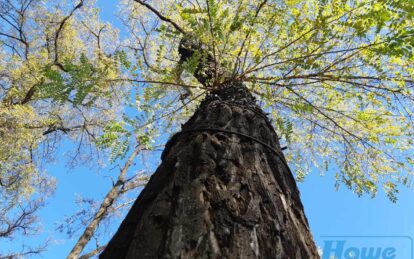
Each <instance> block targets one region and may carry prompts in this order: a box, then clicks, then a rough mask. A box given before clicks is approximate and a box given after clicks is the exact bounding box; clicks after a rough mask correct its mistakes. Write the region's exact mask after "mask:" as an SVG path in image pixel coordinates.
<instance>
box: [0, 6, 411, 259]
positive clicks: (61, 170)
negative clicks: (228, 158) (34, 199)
mask: <svg viewBox="0 0 414 259" xmlns="http://www.w3.org/2000/svg"><path fill="white" fill-rule="evenodd" d="M116 3H117V1H104V0H100V1H98V6H100V7H101V8H102V18H103V19H104V20H107V21H110V22H115V21H116V18H115V17H114V13H115V12H116ZM115 24H119V23H118V22H115ZM68 148H70V145H65V147H64V148H62V150H60V151H59V154H58V155H59V156H63V155H64V152H65V149H68ZM286 152H288V151H286ZM155 165H156V162H154V163H153V164H152V166H155ZM47 169H48V171H49V172H50V173H51V174H52V175H53V176H54V177H56V179H57V180H58V188H57V191H56V193H55V194H54V196H53V197H51V198H50V199H49V200H48V204H47V206H46V207H45V208H44V209H42V210H41V211H40V215H39V217H40V218H41V220H42V223H43V233H42V234H41V235H40V236H33V237H29V238H27V239H24V240H21V239H19V238H16V239H14V240H13V241H11V242H4V241H0V253H1V252H7V251H9V250H15V249H18V248H19V247H21V245H22V244H28V245H32V244H38V243H39V242H41V241H42V240H44V239H45V238H47V237H48V236H50V237H52V238H53V239H54V241H52V242H51V244H50V245H49V249H48V251H47V252H45V253H44V254H43V256H42V258H50V259H55V258H65V257H66V255H67V254H68V253H69V251H70V249H71V248H72V246H73V244H74V243H75V242H76V239H77V237H75V238H74V239H72V240H70V239H67V237H66V236H65V235H63V234H59V233H57V232H56V231H55V228H56V222H58V221H60V220H62V219H63V217H64V215H70V214H72V213H73V212H74V211H76V209H77V207H76V206H75V203H74V201H75V197H76V194H80V195H83V196H86V197H94V198H98V199H99V198H101V197H103V196H104V195H105V192H106V191H107V190H108V188H109V187H110V184H111V181H110V180H109V179H108V178H105V177H103V174H105V175H110V174H111V171H110V170H109V169H106V170H105V171H104V172H96V171H94V170H92V171H91V169H89V168H86V167H85V168H84V167H77V168H75V169H74V170H70V169H68V168H66V167H65V163H64V160H62V159H60V160H58V162H57V163H55V164H53V165H50V166H49V167H48V168H47ZM139 169H141V168H140V166H139V165H137V166H136V168H134V170H139ZM298 185H299V188H300V191H301V197H302V202H303V204H304V206H305V212H306V215H307V218H308V220H309V224H310V227H311V231H312V233H313V236H314V239H315V241H316V243H317V245H318V246H319V247H321V248H323V247H324V244H325V242H328V241H329V240H345V241H346V246H347V247H348V246H354V247H356V248H358V249H359V248H361V249H362V248H363V247H379V248H381V249H383V250H384V249H386V248H387V247H389V246H392V247H394V248H396V255H397V257H396V258H402V259H406V258H407V259H409V258H412V255H411V252H412V250H411V245H412V244H411V240H410V238H408V237H414V224H413V219H414V203H413V199H412V198H413V197H414V189H407V188H404V187H401V190H400V194H399V196H398V201H397V203H395V204H394V203H391V202H390V201H389V200H388V198H387V197H386V196H385V195H384V194H383V193H382V192H379V194H378V196H377V197H376V198H374V199H371V198H370V197H369V196H364V197H361V198H359V197H357V196H356V195H355V194H354V193H352V192H351V191H350V190H348V189H346V188H344V187H343V186H342V188H341V189H340V190H338V191H336V190H335V187H334V176H333V174H331V175H330V174H329V172H328V173H327V174H326V175H325V176H319V174H318V172H312V173H311V174H310V175H309V176H308V177H307V178H306V179H305V182H304V183H299V184H298ZM116 228H117V226H116V225H113V226H111V227H110V228H109V231H114V230H116ZM324 236H336V237H324ZM338 236H342V237H338ZM344 236H347V237H344ZM350 236H353V237H350ZM354 236H359V237H358V238H357V237H354ZM337 244H338V243H336V245H337ZM345 249H346V248H345Z"/></svg>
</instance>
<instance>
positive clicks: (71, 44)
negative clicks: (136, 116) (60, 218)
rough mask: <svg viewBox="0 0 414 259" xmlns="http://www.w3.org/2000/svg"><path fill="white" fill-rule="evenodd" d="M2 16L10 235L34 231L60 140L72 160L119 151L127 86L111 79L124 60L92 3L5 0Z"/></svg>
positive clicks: (1, 209)
mask: <svg viewBox="0 0 414 259" xmlns="http://www.w3.org/2000/svg"><path fill="white" fill-rule="evenodd" d="M0 21H1V22H0V56H1V61H0V62H1V63H0V71H1V74H0V85H1V88H0V98H1V99H0V100H1V101H0V146H1V147H0V192H1V196H0V197H1V203H0V238H8V239H10V238H13V237H16V235H17V234H22V235H30V234H34V233H36V232H37V230H38V227H39V226H38V225H37V224H36V223H37V222H36V219H37V217H36V212H37V210H38V209H39V208H40V207H41V206H42V205H43V204H44V201H45V199H46V198H47V197H48V196H49V195H50V194H51V193H52V192H53V190H54V188H55V179H53V177H50V175H49V174H48V173H47V172H45V171H44V169H43V168H44V166H45V165H46V164H47V163H48V162H51V161H53V160H54V153H55V150H56V149H57V148H58V147H59V146H60V143H61V142H62V140H68V139H69V140H71V141H72V143H74V145H75V146H76V148H75V149H74V150H73V152H72V153H71V155H70V157H69V160H68V162H69V164H70V165H71V166H75V165H77V164H84V163H86V161H89V163H90V164H94V163H95V164H99V163H101V162H100V161H99V160H101V158H100V156H102V155H105V153H108V152H109V154H110V155H109V156H110V159H111V160H116V159H118V158H120V157H122V156H123V155H125V153H126V152H127V144H128V143H127V142H126V141H125V140H122V141H123V142H122V143H121V142H120V140H121V138H124V139H125V136H129V135H130V133H129V135H128V133H127V130H125V129H123V127H122V126H121V125H124V123H121V121H123V120H122V117H121V115H122V113H121V112H122V109H121V108H120V107H121V106H120V105H119V103H121V102H122V103H125V100H126V97H127V95H128V89H129V88H128V87H127V86H125V85H124V83H123V82H122V81H117V80H119V79H120V78H122V77H121V75H122V74H123V70H124V69H125V68H126V67H127V66H128V64H127V62H126V59H125V53H124V52H122V51H120V49H119V48H120V41H119V40H118V32H117V30H116V29H114V28H113V27H112V25H111V24H108V23H104V22H102V21H100V18H99V12H98V9H96V8H95V7H94V5H93V3H91V2H84V1H78V2H77V3H75V4H72V3H70V2H62V1H48V3H47V5H46V4H45V3H44V2H43V1H36V0H35V1H33V0H22V1H20V0H19V1H14V0H5V1H1V3H0ZM115 79H116V80H115ZM91 158H92V159H91ZM52 174H53V172H52ZM124 177H126V176H125V175H124ZM128 177H130V176H128ZM129 180H130V182H131V183H133V182H134V181H133V179H129ZM136 186H137V185H135V186H134V187H136ZM132 187H133V186H132V185H129V188H130V189H132ZM126 191H127V190H126V189H124V192H126ZM3 248H4V247H3ZM44 248H45V247H44V246H42V247H39V249H32V248H27V249H23V251H21V252H18V253H17V254H14V255H15V256H17V255H22V254H34V253H37V252H40V251H43V250H44ZM2 252H3V251H1V252H0V253H2ZM2 256H3V255H2ZM4 256H6V255H4ZM8 256H12V255H8Z"/></svg>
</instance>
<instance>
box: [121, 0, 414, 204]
mask: <svg viewBox="0 0 414 259" xmlns="http://www.w3.org/2000/svg"><path fill="white" fill-rule="evenodd" d="M152 4H153V7H154V8H155V9H157V11H158V12H159V14H161V15H165V17H167V19H163V21H162V22H160V23H159V25H158V26H155V27H156V28H155V30H153V31H152V32H151V33H141V32H142V30H146V31H148V30H147V28H146V27H143V25H145V26H146V25H148V24H157V22H156V21H158V22H159V21H160V20H159V17H158V16H157V15H154V14H153V13H151V11H150V10H148V9H146V8H145V7H143V6H141V5H140V4H138V3H133V2H132V1H131V2H129V1H127V0H125V3H124V6H123V15H125V16H126V17H129V18H128V22H129V28H130V29H131V31H133V32H134V35H138V36H137V39H138V41H139V42H147V46H144V50H143V51H142V54H143V55H142V56H141V57H139V56H138V58H137V59H138V61H137V63H140V64H143V70H142V74H141V75H142V77H143V78H145V79H146V80H148V81H159V80H160V78H162V82H169V83H175V84H178V85H183V84H185V85H192V86H194V87H192V89H195V90H194V91H191V96H190V97H189V98H191V97H194V96H196V95H198V94H200V92H201V90H200V89H203V87H205V86H201V85H200V84H199V82H198V81H197V80H196V79H195V78H194V77H191V74H192V73H193V72H194V71H195V69H196V68H197V66H198V65H199V64H200V62H201V63H202V62H203V55H204V56H205V55H206V53H208V54H209V55H210V56H212V57H213V58H214V61H215V67H214V69H217V70H216V73H215V74H214V76H215V77H216V78H214V80H215V82H223V81H224V80H228V78H229V77H232V78H233V79H235V80H242V81H243V82H245V84H247V85H248V87H250V89H251V90H252V91H253V92H254V93H255V94H256V95H257V97H258V98H259V100H260V101H262V102H263V103H264V104H265V106H266V107H268V109H270V110H271V111H272V112H271V114H272V117H273V121H274V122H275V126H276V129H277V131H278V133H279V135H280V136H281V137H282V138H283V141H286V142H287V143H288V144H289V153H287V157H288V158H289V160H290V161H291V165H292V166H293V167H294V171H296V172H298V178H303V177H304V176H305V175H306V174H307V172H309V171H310V168H318V169H319V170H320V171H321V172H322V171H327V169H328V168H330V170H336V173H337V177H336V180H337V184H338V186H340V185H341V184H343V185H345V186H347V187H349V188H351V189H353V190H354V191H355V192H356V193H357V194H358V195H362V194H364V193H368V194H370V195H375V194H376V193H377V192H378V190H377V189H379V187H380V186H382V188H383V189H384V190H385V192H386V194H387V195H388V196H389V197H390V199H391V200H393V201H394V200H395V197H396V192H397V188H398V186H400V185H407V186H409V185H410V184H411V181H412V175H413V172H414V167H413V164H412V163H409V162H408V161H410V160H409V159H408V158H409V157H412V152H413V141H412V140H411V138H412V136H413V134H414V131H413V127H412V125H413V121H412V115H413V109H412V107H414V106H413V102H414V97H413V94H414V93H413V90H412V84H413V80H412V78H413V76H414V67H413V48H414V45H413V44H414V33H413V32H414V27H413V26H414V4H413V3H412V1H405V0H380V1H372V0H358V1H347V0H310V1H303V0H302V1H301V0H294V1H265V0H254V1H243V0H236V1H233V0H231V1H230V0H224V1H210V0H207V1H204V2H203V1H201V2H200V1H197V2H196V1H185V2H177V1H173V0H169V1H163V3H162V4H157V3H152ZM165 17H164V18H165ZM168 20H169V21H172V22H169V21H168ZM173 23H174V24H173ZM177 25H178V26H179V27H180V28H181V31H185V33H186V34H188V35H191V37H193V38H195V39H198V40H199V41H200V46H201V47H202V50H203V51H205V52H204V54H203V55H201V54H200V55H197V56H195V57H194V58H193V59H192V60H190V61H188V62H186V63H185V64H177V62H178V60H180V58H179V56H178V53H177V48H178V44H179V40H177V38H180V36H179V34H180V32H179V31H178V30H176V27H177ZM181 37H182V36H181ZM150 42H154V43H155V42H156V44H153V45H152V44H151V43H150ZM161 45H162V48H161V47H159V46H161ZM140 46H141V47H142V46H143V44H141V45H140ZM144 54H145V55H144ZM144 57H145V60H144ZM151 61H154V62H151ZM180 65H183V71H184V73H181V72H182V71H181V70H180V69H177V67H179V66H180ZM177 71H178V72H177ZM223 71H225V72H223ZM177 73H181V76H180V75H179V76H177ZM151 87H154V89H161V88H168V89H170V88H171V87H170V85H155V84H152V85H151ZM197 87H200V88H199V89H197ZM206 90H209V89H206ZM145 93H146V98H145V99H146V100H147V101H149V102H152V101H153V100H155V99H159V98H168V97H169V95H168V94H165V93H166V92H164V94H159V91H158V90H148V91H145ZM331 165H332V166H331ZM391 183H392V184H391Z"/></svg>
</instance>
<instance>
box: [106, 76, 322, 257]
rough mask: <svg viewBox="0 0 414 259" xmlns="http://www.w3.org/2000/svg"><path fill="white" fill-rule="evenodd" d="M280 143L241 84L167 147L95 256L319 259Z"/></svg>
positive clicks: (213, 100)
mask: <svg viewBox="0 0 414 259" xmlns="http://www.w3.org/2000/svg"><path fill="white" fill-rule="evenodd" d="M299 196H300V194H299V191H298V188H297V186H296V182H295V179H294V178H293V176H292V173H291V171H290V170H289V168H288V166H287V164H286V161H285V158H284V157H283V154H282V152H281V148H280V145H279V142H278V137H277V135H276V133H275V131H274V130H273V128H272V126H271V124H270V122H269V120H268V119H267V117H266V115H265V114H264V113H263V111H262V110H261V109H260V108H259V107H258V106H257V105H256V103H255V100H254V98H253V97H252V96H251V94H250V93H249V91H248V90H247V88H246V87H245V86H243V84H242V83H240V82H230V83H226V84H223V85H222V86H221V88H220V89H219V90H216V91H213V92H212V93H210V94H209V95H208V96H207V97H206V99H205V100H204V101H203V102H202V103H201V104H200V107H199V108H198V110H197V111H196V112H195V114H194V115H193V117H192V118H191V119H190V120H189V121H188V122H187V123H186V124H185V125H183V127H182V131H181V132H180V133H177V134H176V135H175V136H174V137H172V138H171V140H170V141H169V142H168V143H167V145H166V148H165V150H164V152H163V154H162V163H161V165H160V166H159V168H158V170H157V171H156V172H155V173H154V175H153V176H152V177H151V179H150V181H149V182H148V184H147V186H146V187H145V189H144V190H143V191H142V193H141V194H140V196H139V197H138V199H137V200H136V202H135V204H134V205H133V207H132V209H131V210H130V212H129V213H128V215H127V217H126V218H125V220H124V221H123V222H122V224H121V226H120V228H119V229H118V231H117V233H116V234H115V236H114V237H113V238H112V240H111V241H110V242H109V244H108V246H107V247H106V249H105V250H104V252H103V253H102V254H101V256H100V258H111V259H112V258H319V256H318V254H317V249H316V246H315V244H314V242H313V239H312V235H311V233H310V230H309V226H308V222H307V219H306V217H305V215H304V211H303V206H302V203H301V201H300V197H299Z"/></svg>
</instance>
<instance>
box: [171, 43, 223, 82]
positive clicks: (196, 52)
mask: <svg viewBox="0 0 414 259" xmlns="http://www.w3.org/2000/svg"><path fill="white" fill-rule="evenodd" d="M178 53H179V54H180V61H179V64H180V65H183V64H184V63H185V62H189V63H190V66H191V65H194V66H195V67H191V72H192V73H193V76H194V77H195V78H196V79H197V80H198V81H199V82H200V83H201V84H202V85H203V86H205V87H207V88H211V89H214V88H215V87H216V85H221V84H220V83H219V81H220V80H218V79H219V78H225V77H229V76H228V75H229V73H228V71H226V70H225V69H224V68H222V67H221V66H220V64H219V63H218V62H217V60H215V58H214V56H213V55H212V54H211V53H210V51H209V50H208V48H207V47H206V46H205V45H203V44H202V43H201V41H200V40H199V39H197V38H195V37H192V36H188V35H187V36H184V37H183V38H182V39H181V41H180V44H179V46H178ZM221 81H222V80H221Z"/></svg>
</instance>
